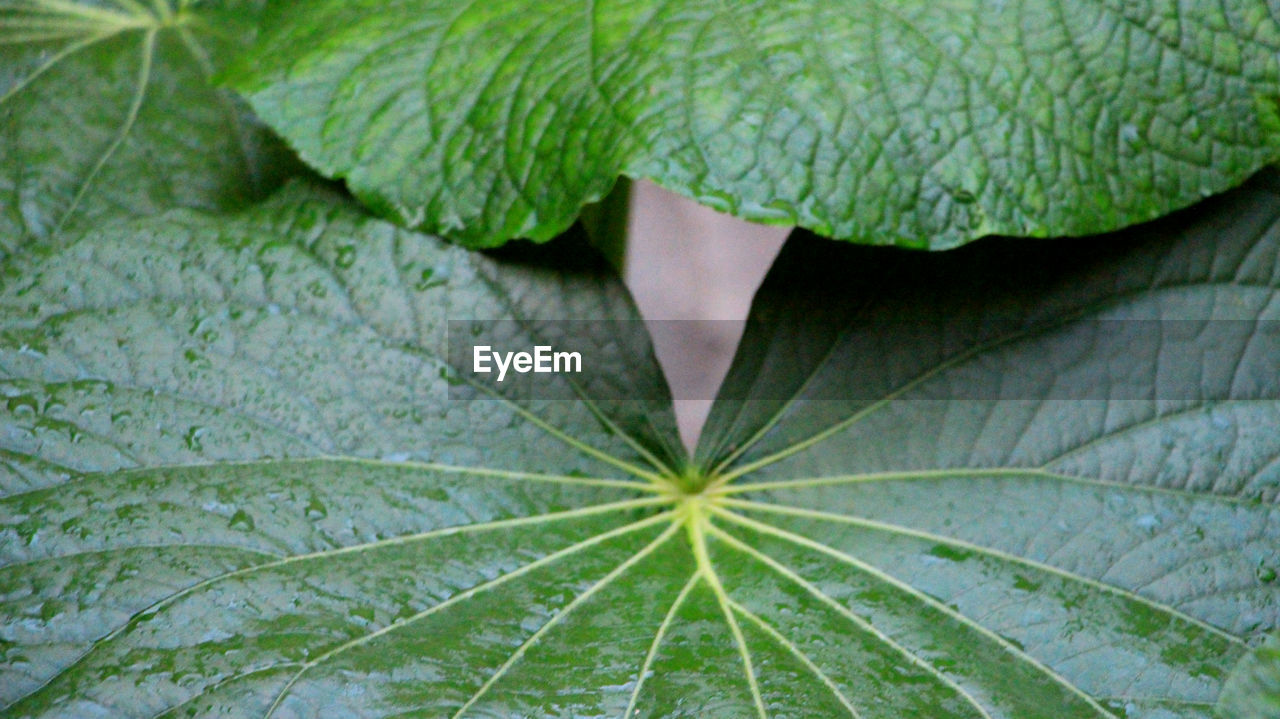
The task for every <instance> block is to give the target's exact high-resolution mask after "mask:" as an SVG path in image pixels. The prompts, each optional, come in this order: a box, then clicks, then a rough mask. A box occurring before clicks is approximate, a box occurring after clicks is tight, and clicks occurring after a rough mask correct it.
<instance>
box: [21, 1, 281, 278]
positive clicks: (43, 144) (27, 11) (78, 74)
mask: <svg viewBox="0 0 1280 719" xmlns="http://www.w3.org/2000/svg"><path fill="white" fill-rule="evenodd" d="M169 1H170V0H164V2H159V1H157V2H149V4H147V5H146V6H144V5H143V3H140V2H134V1H132V0H114V1H113V2H105V3H95V4H90V3H81V2H76V1H75V0H0V197H3V198H4V199H3V200H0V253H3V252H7V251H10V250H13V249H14V248H15V247H17V246H19V245H21V244H24V243H26V242H29V241H31V240H36V239H44V238H48V237H49V236H51V235H53V234H55V233H56V232H57V231H58V230H59V229H70V228H72V227H75V226H80V227H85V226H91V225H92V224H93V223H94V222H96V221H98V220H100V219H101V218H103V217H105V216H110V215H118V214H120V213H126V214H151V213H154V212H157V211H160V210H164V209H168V208H171V207H195V208H203V209H225V208H230V207H235V206H238V205H242V204H244V203H245V202H246V201H247V200H250V199H253V198H259V197H261V196H262V195H263V194H265V193H266V192H267V191H268V190H270V189H273V188H274V187H276V186H277V185H278V182H279V176H280V175H281V174H282V173H286V172H290V171H292V170H293V169H294V164H293V162H292V161H290V160H289V159H288V156H287V155H286V154H285V151H284V149H283V148H282V147H281V146H280V144H279V143H278V141H275V140H273V139H272V138H271V136H270V134H269V133H268V132H267V131H266V130H265V129H264V128H262V127H261V126H259V125H258V123H257V121H256V120H254V119H252V117H251V116H250V115H249V114H248V113H247V111H246V110H245V109H243V108H242V107H241V103H240V102H239V101H237V100H236V99H235V98H234V97H232V96H231V95H229V94H228V93H225V92H222V91H217V90H214V89H213V88H212V87H211V86H210V85H209V82H208V78H209V76H210V75H211V74H212V72H213V71H214V69H215V68H216V67H217V66H219V65H221V64H222V63H223V62H224V61H225V60H226V58H227V57H229V56H232V55H233V54H234V53H236V52H238V51H240V49H242V48H243V46H244V42H245V40H246V39H247V36H248V34H249V33H248V31H247V30H246V28H244V27H242V26H241V25H240V23H241V21H245V22H247V21H249V20H250V19H251V18H253V17H255V16H256V15H257V13H258V12H259V5H260V3H256V2H250V1H242V0H226V1H225V2H221V3H217V4H214V3H206V4H203V5H193V4H191V3H188V2H181V3H178V4H177V5H175V6H173V7H171V6H170V4H169ZM206 5H210V6H212V7H206Z"/></svg>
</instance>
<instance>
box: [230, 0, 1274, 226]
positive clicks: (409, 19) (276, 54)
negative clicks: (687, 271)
mask: <svg viewBox="0 0 1280 719" xmlns="http://www.w3.org/2000/svg"><path fill="white" fill-rule="evenodd" d="M269 6H270V8H269V12H268V15H267V16H266V20H265V21H264V32H263V35H262V36H261V37H260V41H259V43H258V44H257V45H256V50H254V51H253V52H251V53H248V54H246V55H245V57H244V59H243V61H242V62H241V63H239V65H238V66H237V67H236V68H235V69H233V70H232V72H231V74H230V75H228V78H229V80H230V82H231V83H232V84H233V85H234V86H235V87H236V88H238V89H240V90H241V91H243V92H244V93H246V94H247V96H248V97H249V99H250V101H251V102H252V104H253V106H254V108H255V109H256V110H257V111H258V112H259V114H260V115H261V116H262V117H263V118H264V119H265V120H267V121H268V122H269V123H270V124H271V125H273V126H274V127H275V128H277V129H278V130H279V131H280V132H281V133H282V134H284V135H285V136H286V137H288V138H289V139H290V141H291V142H292V143H294V145H295V146H296V147H297V148H298V149H299V150H300V151H301V153H302V154H303V156H304V158H305V159H306V160H308V161H309V162H311V163H312V164H313V165H314V166H316V167H317V168H318V169H320V171H321V172H323V173H325V174H327V175H330V176H334V177H343V178H346V180H347V182H348V184H349V185H350V187H351V189H352V190H353V191H354V192H355V193H356V194H357V195H358V196H359V197H361V198H362V199H363V200H364V201H365V202H366V203H368V204H369V205H370V206H372V207H373V208H374V209H375V210H377V211H378V212H380V213H382V214H384V215H386V216H389V217H392V218H394V219H396V220H398V221H400V222H402V223H405V224H408V225H410V226H415V227H421V228H423V229H426V230H429V231H435V232H441V233H444V234H446V235H448V236H450V237H456V238H460V239H462V240H465V241H466V242H468V243H470V244H473V245H483V246H489V245H495V244H499V243H501V242H503V241H505V240H507V239H508V238H510V237H516V236H523V237H532V238H535V239H546V238H549V237H552V236H553V235H555V234H556V233H557V232H559V231H560V230H562V229H563V228H565V227H567V226H568V225H569V223H570V222H572V220H573V219H574V217H575V216H576V215H577V214H578V211H579V208H581V207H582V205H583V204H584V203H586V202H589V201H592V200H595V199H598V198H600V197H602V196H603V195H604V194H605V193H606V192H607V191H608V189H609V187H610V186H611V185H612V184H613V182H614V180H615V178H617V177H618V176H619V174H625V175H627V176H630V177H634V178H648V179H652V180H654V181H656V182H657V183H658V184H660V185H663V186H665V187H668V188H670V189H672V190H675V191H677V192H680V193H682V194H685V195H688V196H690V197H694V198H697V199H698V200H700V201H701V202H704V203H706V204H708V205H710V206H712V207H715V208H717V209H721V210H724V211H727V212H732V213H734V214H736V215H739V216H742V217H745V218H748V219H753V220H759V221H764V222H771V223H780V224H799V225H801V226H803V227H807V228H810V229H813V230H815V231H817V232H819V233H821V234H824V235H830V236H834V237H840V238H849V239H853V240H856V241H859V242H864V243H873V244H889V243H897V244H901V245H907V246H912V247H932V248H945V247H952V246H955V245H958V244H961V243H963V242H966V241H968V240H970V239H972V238H975V237H979V236H982V235H986V234H991V233H1006V234H1014V235H1041V236H1042V235H1063V234H1082V233H1089V232H1099V231H1104V230H1110V229H1114V228H1117V227H1120V226H1123V225H1127V224H1130V223H1133V222H1137V221H1141V220H1147V219H1151V218H1154V217H1156V216H1158V215H1161V214H1163V213H1166V212H1168V211H1169V210H1171V209H1174V208H1178V207H1183V206H1186V205H1189V204H1191V203H1192V202H1193V201H1195V200H1199V199H1200V198H1202V197H1204V196H1205V195H1208V194H1210V193H1214V192H1218V191H1221V190H1223V189H1226V188H1228V187H1231V186H1234V185H1236V184H1238V183H1239V182H1241V181H1242V180H1243V179H1244V178H1245V177H1247V176H1248V175H1249V174H1250V173H1252V172H1253V171H1255V170H1256V169H1258V168H1259V167H1261V166H1262V165H1264V164H1266V163H1268V162H1271V161H1274V160H1276V159H1277V158H1280V113H1278V112H1277V102H1278V101H1280V61H1278V60H1277V51H1278V50H1280V10H1278V9H1277V7H1276V6H1275V4H1274V3H1272V2H1269V1H1268V0H1224V2H1214V3H1204V2H1201V3H1186V2H1177V1H1176V0H1154V1H1152V2H1122V1H1119V0H1090V1H1089V2H1063V1H1062V0H1012V1H1009V2H998V3H989V2H976V1H975V0H953V1H951V2H936V1H935V0H884V1H882V0H872V1H870V2H826V1H822V0H818V1H814V0H810V1H808V2H782V1H780V0H756V1H754V2H747V3H742V2H736V3H726V2H723V1H722V0H695V1H692V2H674V3H673V2H662V1H660V0H630V1H627V2H591V1H590V0H588V2H585V3H579V4H576V5H565V4H564V3H556V2H541V1H540V0H501V1H498V2H455V1H453V0H394V1H393V2H387V1H386V0H359V1H353V0H314V1H312V2H306V3H297V2H292V1H291V0H279V1H278V2H271V3H269Z"/></svg>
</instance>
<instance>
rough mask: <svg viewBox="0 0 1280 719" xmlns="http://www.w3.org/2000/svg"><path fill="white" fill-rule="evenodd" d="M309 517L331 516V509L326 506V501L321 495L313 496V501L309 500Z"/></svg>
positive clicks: (321, 517)
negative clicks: (322, 499)
mask: <svg viewBox="0 0 1280 719" xmlns="http://www.w3.org/2000/svg"><path fill="white" fill-rule="evenodd" d="M306 512H307V519H324V518H325V517H327V516H329V510H328V509H327V508H325V506H324V503H323V502H321V501H320V498H319V497H316V496H315V495H312V496H311V501H309V502H307V510H306Z"/></svg>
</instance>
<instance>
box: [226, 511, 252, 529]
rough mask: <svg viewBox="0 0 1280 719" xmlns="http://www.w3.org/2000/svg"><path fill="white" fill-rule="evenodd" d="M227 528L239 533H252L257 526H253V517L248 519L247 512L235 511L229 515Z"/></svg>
mask: <svg viewBox="0 0 1280 719" xmlns="http://www.w3.org/2000/svg"><path fill="white" fill-rule="evenodd" d="M227 526H228V527H230V528H232V529H235V530H237V531H241V532H252V531H253V529H254V527H255V526H257V525H256V524H254V521H253V517H250V516H249V513H248V512H246V511H244V510H243V509H237V510H236V513H235V514H233V515H231V519H230V521H228V522H227Z"/></svg>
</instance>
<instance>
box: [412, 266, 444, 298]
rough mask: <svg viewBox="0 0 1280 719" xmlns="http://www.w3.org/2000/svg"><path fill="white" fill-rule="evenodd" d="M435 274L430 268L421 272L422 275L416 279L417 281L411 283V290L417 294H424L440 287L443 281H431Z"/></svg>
mask: <svg viewBox="0 0 1280 719" xmlns="http://www.w3.org/2000/svg"><path fill="white" fill-rule="evenodd" d="M435 274H436V271H435V270H434V269H432V268H430V267H428V268H427V269H425V270H423V271H422V275H421V276H420V277H419V278H418V281H417V282H414V283H413V289H415V290H417V291H419V292H426V291H427V290H429V289H431V288H432V287H439V286H440V285H443V284H444V280H442V279H432V278H433V277H435Z"/></svg>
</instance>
